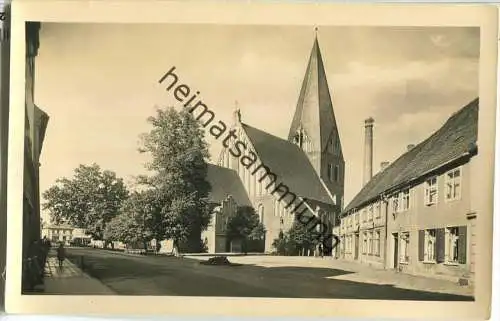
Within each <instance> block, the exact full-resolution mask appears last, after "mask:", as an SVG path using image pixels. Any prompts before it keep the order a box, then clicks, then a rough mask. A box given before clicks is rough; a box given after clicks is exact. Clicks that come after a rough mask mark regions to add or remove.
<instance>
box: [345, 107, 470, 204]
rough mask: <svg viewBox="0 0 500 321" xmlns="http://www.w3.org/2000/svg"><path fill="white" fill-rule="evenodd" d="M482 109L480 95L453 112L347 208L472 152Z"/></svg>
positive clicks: (381, 174)
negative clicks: (480, 108) (442, 123)
mask: <svg viewBox="0 0 500 321" xmlns="http://www.w3.org/2000/svg"><path fill="white" fill-rule="evenodd" d="M478 109H479V99H478V98H476V99H475V100H473V101H472V102H470V103H469V104H468V105H466V106H465V107H463V108H462V109H461V110H459V111H458V112H456V113H455V114H453V115H452V116H451V117H450V118H449V119H448V121H446V123H445V124H444V125H443V126H442V127H441V128H440V129H439V130H438V131H436V132H435V133H434V134H432V135H431V136H430V137H429V138H427V139H426V140H424V141H423V142H421V143H420V144H418V145H417V146H415V147H414V148H413V149H411V150H410V151H408V152H406V153H405V154H403V155H402V156H401V157H399V158H398V159H397V160H396V161H394V162H393V163H392V164H391V165H389V167H387V168H386V169H385V170H383V171H381V172H379V173H378V174H377V175H375V176H374V177H373V178H372V179H371V180H370V181H369V182H368V183H367V184H366V185H365V186H364V187H363V188H362V189H361V191H360V192H359V193H358V194H357V195H356V196H355V197H354V199H353V200H352V201H351V202H350V203H349V205H348V206H347V207H346V208H345V209H344V212H347V211H349V210H352V209H354V208H356V207H359V206H362V205H364V204H366V203H368V202H369V201H371V200H373V199H375V198H376V197H378V196H379V195H381V194H382V193H384V192H387V191H389V190H390V189H392V188H395V187H397V186H400V185H404V184H406V183H409V182H410V181H413V180H415V179H417V178H419V177H421V176H423V175H425V174H426V173H428V172H429V171H432V170H434V169H437V168H439V167H441V166H442V165H444V164H446V163H448V162H450V161H453V160H455V159H457V158H459V157H460V156H463V155H465V154H467V153H469V152H470V151H471V150H472V149H474V148H475V143H476V141H477V118H478Z"/></svg>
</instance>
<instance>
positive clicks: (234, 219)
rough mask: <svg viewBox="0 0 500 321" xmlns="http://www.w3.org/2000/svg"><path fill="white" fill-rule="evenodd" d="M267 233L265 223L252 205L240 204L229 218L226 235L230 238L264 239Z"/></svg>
mask: <svg viewBox="0 0 500 321" xmlns="http://www.w3.org/2000/svg"><path fill="white" fill-rule="evenodd" d="M265 234H266V231H265V228H264V225H263V224H262V223H261V222H260V221H259V216H258V215H257V213H255V210H254V208H253V207H251V206H239V207H238V209H237V211H236V213H234V214H233V215H231V216H229V218H228V221H227V227H226V235H227V237H228V238H229V239H230V240H232V239H238V238H242V239H253V240H262V239H263V238H264V235H265Z"/></svg>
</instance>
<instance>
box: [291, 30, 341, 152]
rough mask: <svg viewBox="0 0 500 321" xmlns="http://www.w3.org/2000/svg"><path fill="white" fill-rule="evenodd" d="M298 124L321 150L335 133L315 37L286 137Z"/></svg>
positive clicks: (293, 132)
mask: <svg viewBox="0 0 500 321" xmlns="http://www.w3.org/2000/svg"><path fill="white" fill-rule="evenodd" d="M318 124H319V126H318ZM300 127H302V128H303V129H304V130H305V132H306V134H307V136H308V137H309V138H310V139H311V141H312V143H313V145H314V146H317V147H318V148H322V149H324V148H325V147H326V146H327V144H328V141H329V140H330V139H331V137H332V135H333V132H334V130H335V131H336V132H338V130H337V123H336V121H335V114H334V112H333V105H332V99H331V97H330V89H329V87H328V81H327V79H326V72H325V67H324V65H323V59H322V57H321V51H320V49H319V44H318V39H317V38H315V39H314V44H313V47H312V50H311V55H310V57H309V63H308V65H307V69H306V73H305V75H304V80H303V82H302V87H301V90H300V94H299V100H298V102H297V107H296V109H295V114H294V116H293V120H292V125H291V126H290V132H289V134H288V140H290V141H292V140H293V137H294V135H295V134H296V132H297V130H298V129H299V128H300ZM337 134H338V133H337ZM339 143H340V142H339Z"/></svg>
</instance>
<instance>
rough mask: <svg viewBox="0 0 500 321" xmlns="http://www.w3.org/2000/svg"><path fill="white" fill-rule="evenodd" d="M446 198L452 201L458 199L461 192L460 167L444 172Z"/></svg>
mask: <svg viewBox="0 0 500 321" xmlns="http://www.w3.org/2000/svg"><path fill="white" fill-rule="evenodd" d="M445 177H446V185H445V186H446V200H447V201H453V200H457V199H460V192H461V171H460V168H456V169H454V170H451V171H449V172H448V173H446V176H445Z"/></svg>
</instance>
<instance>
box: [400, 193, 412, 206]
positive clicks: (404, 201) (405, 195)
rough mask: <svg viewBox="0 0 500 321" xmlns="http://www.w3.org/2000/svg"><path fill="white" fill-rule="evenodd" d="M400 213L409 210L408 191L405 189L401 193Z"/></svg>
mask: <svg viewBox="0 0 500 321" xmlns="http://www.w3.org/2000/svg"><path fill="white" fill-rule="evenodd" d="M400 195H401V211H407V210H408V209H409V208H410V189H409V188H407V189H405V190H403V191H402V192H401V194H400Z"/></svg>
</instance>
